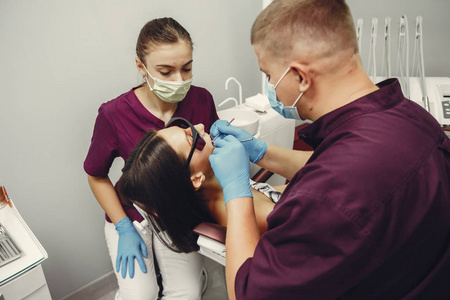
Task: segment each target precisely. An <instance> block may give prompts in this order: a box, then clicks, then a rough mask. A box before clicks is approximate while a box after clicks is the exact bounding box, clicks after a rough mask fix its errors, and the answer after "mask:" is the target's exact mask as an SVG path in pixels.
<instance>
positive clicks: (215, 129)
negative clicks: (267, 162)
mask: <svg viewBox="0 0 450 300" xmlns="http://www.w3.org/2000/svg"><path fill="white" fill-rule="evenodd" d="M227 124H228V122H227V121H225V120H217V121H216V122H214V124H213V125H212V126H211V130H210V133H211V136H212V137H213V138H214V137H216V136H217V135H219V136H222V135H223V134H225V135H232V136H234V137H235V138H237V139H238V140H240V141H242V142H241V143H242V145H244V147H245V153H246V154H247V156H248V158H249V159H250V161H251V162H252V163H257V162H258V161H259V160H260V159H261V158H262V157H263V156H264V154H265V153H266V151H267V143H266V142H264V141H260V140H258V139H256V138H254V137H253V136H252V135H251V134H250V133H249V132H248V131H246V130H244V129H242V128H239V127H235V126H233V125H228V126H227ZM215 145H216V144H215V143H214V146H215Z"/></svg>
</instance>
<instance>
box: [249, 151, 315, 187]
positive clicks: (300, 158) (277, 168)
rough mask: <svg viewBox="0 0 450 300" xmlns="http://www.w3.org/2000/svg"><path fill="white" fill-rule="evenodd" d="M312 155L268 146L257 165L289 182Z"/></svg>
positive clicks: (309, 152) (310, 152)
mask: <svg viewBox="0 0 450 300" xmlns="http://www.w3.org/2000/svg"><path fill="white" fill-rule="evenodd" d="M312 154H313V151H299V150H291V149H286V148H282V147H278V146H275V145H272V144H268V147H267V151H266V153H265V154H264V156H263V157H262V158H261V160H260V161H258V163H257V164H258V166H260V167H262V168H264V169H266V170H269V171H271V172H273V173H275V174H278V175H281V176H283V177H284V178H287V179H289V180H290V179H292V177H293V176H294V175H295V173H297V171H298V170H300V169H301V168H303V166H304V165H305V164H306V162H307V161H308V159H309V158H310V157H311V155H312Z"/></svg>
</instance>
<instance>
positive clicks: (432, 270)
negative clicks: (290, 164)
mask: <svg viewBox="0 0 450 300" xmlns="http://www.w3.org/2000/svg"><path fill="white" fill-rule="evenodd" d="M379 87H380V89H379V90H377V91H375V92H373V93H371V94H369V95H367V96H365V97H362V98H360V99H358V100H356V101H354V102H352V103H350V104H348V105H346V106H344V107H341V108H339V109H337V110H335V111H333V112H331V113H329V114H327V115H325V116H323V117H322V118H320V119H318V120H317V121H316V122H314V123H313V124H311V125H309V126H307V127H306V128H304V129H302V130H301V131H299V132H298V135H299V137H301V138H302V139H303V140H305V142H307V143H308V144H310V145H311V146H312V147H313V148H314V150H315V151H314V154H313V156H312V157H311V158H310V160H309V161H308V163H307V164H306V165H305V167H303V168H302V169H301V170H299V171H298V172H297V174H296V175H295V176H294V177H293V178H292V180H291V182H290V183H289V185H288V186H287V188H286V190H285V192H284V193H283V195H282V197H281V199H280V200H279V202H278V203H277V204H276V205H275V208H274V210H273V212H272V213H271V214H270V215H269V217H268V219H267V220H268V224H269V227H268V231H267V232H266V233H265V234H263V235H262V236H261V240H260V242H259V244H258V245H257V247H256V251H255V254H254V256H253V258H250V259H247V260H246V261H245V262H244V264H243V265H242V266H241V268H240V269H239V271H238V273H237V276H236V282H235V289H236V295H237V299H258V300H262V299H320V300H324V299H358V300H360V299H364V300H370V299H383V300H384V299H433V300H436V299H450V285H449V281H448V280H449V279H450V248H449V245H450V140H449V139H448V137H446V135H445V134H444V132H443V130H442V129H441V128H440V126H439V124H438V123H437V122H436V121H435V119H434V118H433V117H432V116H431V115H430V114H429V113H428V112H426V111H425V110H424V109H422V108H421V107H420V106H418V105H416V104H415V103H414V102H412V101H410V100H407V99H405V98H404V96H403V94H402V92H401V89H400V85H399V83H398V81H397V80H387V81H384V82H382V83H380V84H379Z"/></svg>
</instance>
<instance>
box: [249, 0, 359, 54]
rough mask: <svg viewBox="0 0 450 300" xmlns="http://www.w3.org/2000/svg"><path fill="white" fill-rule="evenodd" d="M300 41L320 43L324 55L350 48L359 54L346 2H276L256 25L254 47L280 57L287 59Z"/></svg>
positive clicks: (333, 0) (288, 0)
mask: <svg viewBox="0 0 450 300" xmlns="http://www.w3.org/2000/svg"><path fill="white" fill-rule="evenodd" d="M299 39H306V40H307V41H308V42H311V43H314V41H321V42H322V44H325V45H326V49H321V51H322V53H324V54H325V53H333V52H335V51H341V50H344V49H349V48H352V49H353V50H354V53H357V52H358V44H357V40H356V32H355V25H354V22H353V17H352V15H351V12H350V9H349V7H348V5H347V4H346V3H345V0H275V1H274V2H272V3H271V4H270V5H269V6H268V7H267V8H266V9H264V10H263V11H262V12H261V13H260V14H259V16H258V17H257V18H256V20H255V22H254V23H253V27H252V31H251V43H252V44H259V45H260V46H261V47H263V48H264V49H265V50H267V51H270V52H271V53H272V54H274V55H276V56H278V57H280V56H281V55H286V54H287V53H288V52H289V51H290V49H292V48H293V47H294V44H295V43H296V41H299ZM311 46H312V47H313V46H314V45H311ZM313 48H314V47H313Z"/></svg>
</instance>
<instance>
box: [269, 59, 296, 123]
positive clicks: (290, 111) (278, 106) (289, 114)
mask: <svg viewBox="0 0 450 300" xmlns="http://www.w3.org/2000/svg"><path fill="white" fill-rule="evenodd" d="M290 69H291V67H288V68H287V70H286V72H284V74H283V75H282V76H281V78H280V79H279V80H278V82H277V84H276V85H273V84H271V83H270V82H269V77H267V78H266V94H267V98H269V103H270V106H271V107H272V108H273V109H274V110H275V111H276V112H277V113H279V114H280V115H282V116H283V117H285V118H286V119H296V120H304V119H302V117H300V115H299V114H298V110H297V107H295V104H297V102H298V100H300V98H301V97H302V95H303V93H300V95H299V96H298V98H297V99H296V100H295V102H294V104H292V106H288V107H285V106H284V105H283V103H281V102H280V101H278V99H277V92H276V91H275V89H276V88H277V86H278V85H279V84H280V82H281V80H282V79H283V78H284V76H286V74H287V73H288V72H289V70H290Z"/></svg>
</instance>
